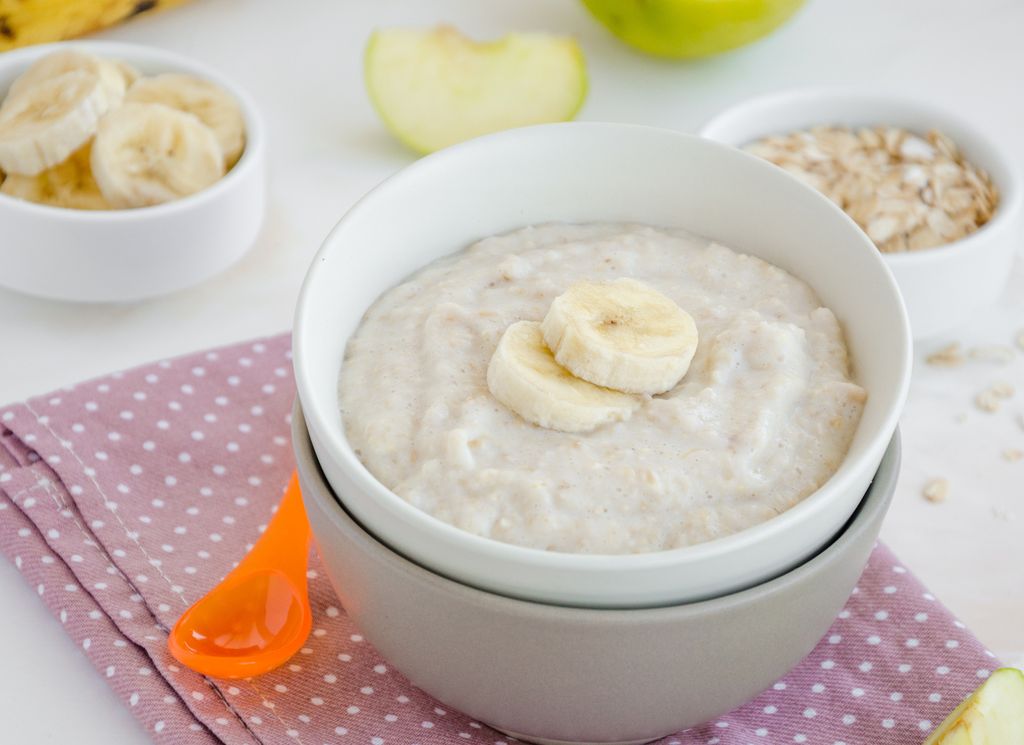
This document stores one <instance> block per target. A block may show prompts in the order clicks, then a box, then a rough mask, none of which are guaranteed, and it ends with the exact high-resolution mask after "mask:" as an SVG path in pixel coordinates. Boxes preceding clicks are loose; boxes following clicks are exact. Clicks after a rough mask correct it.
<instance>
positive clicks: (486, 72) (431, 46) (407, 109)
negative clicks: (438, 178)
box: [364, 26, 587, 153]
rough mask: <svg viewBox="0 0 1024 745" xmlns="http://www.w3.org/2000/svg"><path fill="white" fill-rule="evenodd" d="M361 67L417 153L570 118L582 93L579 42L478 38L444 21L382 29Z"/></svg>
mask: <svg viewBox="0 0 1024 745" xmlns="http://www.w3.org/2000/svg"><path fill="white" fill-rule="evenodd" d="M364 68H365V69H364V72H365V76H366V88H367V90H368V91H369V94H370V100H371V101H372V102H373V105H374V107H375V108H376V109H377V112H378V113H379V114H380V116H381V118H382V119H383V120H384V124H385V125H387V127H388V129H389V130H391V132H392V134H394V135H395V137H397V138H398V139H399V140H401V141H402V142H403V143H405V144H406V145H408V146H409V147H411V148H412V149H413V150H416V151H417V152H420V153H429V152H432V151H434V150H438V149H440V148H442V147H447V146H448V145H452V144H454V143H456V142H461V141H462V140H468V139H470V138H471V137H476V136H478V135H482V134H486V133H488V132H496V131H498V130H501V129H509V128H511V127H522V126H525V125H528V124H540V123H543V122H559V121H566V120H568V119H572V117H573V116H575V114H576V112H577V111H579V109H580V106H582V105H583V99H584V98H586V95H587V72H586V63H585V61H584V58H583V52H582V51H581V50H580V47H579V44H577V43H576V40H575V39H572V38H570V37H566V36H554V35H551V34H542V33H527V34H509V35H508V36H505V37H504V38H502V39H499V40H497V41H490V42H476V41H473V40H472V39H469V38H467V37H465V36H463V35H462V34H461V33H459V32H458V31H457V30H456V29H454V28H451V27H448V26H441V27H438V28H435V29H433V30H421V29H385V30H379V31H375V32H374V33H373V35H372V36H371V37H370V41H369V43H368V44H367V46H366V55H365V59H364Z"/></svg>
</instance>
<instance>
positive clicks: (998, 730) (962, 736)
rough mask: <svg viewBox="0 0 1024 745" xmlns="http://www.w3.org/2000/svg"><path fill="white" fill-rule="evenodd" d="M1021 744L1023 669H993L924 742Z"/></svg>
mask: <svg viewBox="0 0 1024 745" xmlns="http://www.w3.org/2000/svg"><path fill="white" fill-rule="evenodd" d="M1010 743H1024V672H1021V671H1020V670H1017V669H1016V668H1012V667H1004V668H1000V669H999V670H996V671H995V672H994V673H992V675H990V676H989V678H988V680H986V681H985V682H984V683H982V684H981V685H980V686H978V689H977V690H976V691H975V692H974V693H972V694H971V695H970V696H968V697H967V698H966V699H965V700H964V702H963V703H962V704H960V705H959V706H958V707H956V708H955V709H954V710H953V713H951V714H950V715H949V716H948V717H946V721H944V722H943V723H942V724H940V725H939V726H938V727H937V728H936V729H935V731H934V732H932V734H931V736H930V737H929V738H928V739H927V740H925V742H924V745H1010Z"/></svg>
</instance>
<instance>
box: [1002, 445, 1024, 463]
mask: <svg viewBox="0 0 1024 745" xmlns="http://www.w3.org/2000/svg"><path fill="white" fill-rule="evenodd" d="M1003 458H1005V459H1006V460H1008V461H1010V462H1011V463H1016V462H1017V461H1019V460H1024V450H1020V449H1019V448H1010V449H1009V450H1004V451H1003Z"/></svg>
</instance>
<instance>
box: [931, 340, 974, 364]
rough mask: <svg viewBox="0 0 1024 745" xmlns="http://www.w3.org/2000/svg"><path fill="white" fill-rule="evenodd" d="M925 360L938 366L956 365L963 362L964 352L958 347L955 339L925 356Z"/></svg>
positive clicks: (958, 344) (958, 343)
mask: <svg viewBox="0 0 1024 745" xmlns="http://www.w3.org/2000/svg"><path fill="white" fill-rule="evenodd" d="M924 361H925V362H927V363H928V364H929V365H936V366H938V367H956V366H957V365H962V364H963V362H964V354H963V351H962V350H961V349H960V342H958V341H955V342H953V343H952V344H948V345H946V346H945V347H943V348H942V349H940V350H938V351H937V352H932V353H931V354H930V355H928V356H927V357H925V360H924Z"/></svg>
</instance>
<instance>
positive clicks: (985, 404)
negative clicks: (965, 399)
mask: <svg viewBox="0 0 1024 745" xmlns="http://www.w3.org/2000/svg"><path fill="white" fill-rule="evenodd" d="M1001 401H1002V396H997V395H996V394H995V393H993V392H992V389H991V388H986V389H985V390H983V391H982V392H981V393H979V394H978V395H977V396H975V397H974V405H975V406H977V407H978V408H979V409H981V410H982V411H988V412H994V411H998V410H999V404H1000V402H1001Z"/></svg>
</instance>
